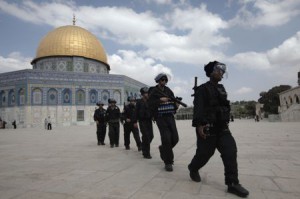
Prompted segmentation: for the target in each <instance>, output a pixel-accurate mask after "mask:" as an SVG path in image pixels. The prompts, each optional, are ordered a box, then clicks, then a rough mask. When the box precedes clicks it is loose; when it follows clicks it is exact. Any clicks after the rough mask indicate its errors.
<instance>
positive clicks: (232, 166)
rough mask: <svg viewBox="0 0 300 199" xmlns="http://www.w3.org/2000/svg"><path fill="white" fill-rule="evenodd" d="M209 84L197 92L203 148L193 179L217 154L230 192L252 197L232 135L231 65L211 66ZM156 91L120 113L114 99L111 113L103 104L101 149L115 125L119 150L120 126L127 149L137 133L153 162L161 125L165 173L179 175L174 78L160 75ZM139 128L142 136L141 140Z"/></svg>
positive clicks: (113, 142) (113, 140)
mask: <svg viewBox="0 0 300 199" xmlns="http://www.w3.org/2000/svg"><path fill="white" fill-rule="evenodd" d="M204 71H205V73H206V76H207V77H208V78H209V81H207V82H206V83H204V84H202V85H200V86H198V87H196V88H195V94H194V109H193V113H194V114H193V121H192V126H193V127H195V131H196V139H197V149H196V153H195V155H194V157H193V159H192V160H191V162H190V164H189V165H188V170H189V174H190V178H191V180H193V181H194V182H200V181H201V177H200V174H199V170H200V169H201V168H202V167H203V166H204V165H205V164H206V163H207V162H208V161H209V159H210V158H211V157H212V156H213V154H214V152H215V150H216V149H217V150H218V151H219V152H220V154H221V158H222V161H223V164H224V171H225V172H224V175H225V184H226V185H227V187H228V188H227V192H228V193H232V194H235V195H237V196H239V197H243V198H244V197H247V196H248V195H249V191H248V190H246V189H245V188H244V187H243V186H242V185H241V184H240V183H239V179H238V166H237V146H236V142H235V140H234V137H233V136H232V134H231V132H230V130H229V125H228V124H229V121H230V103H229V101H228V100H227V92H226V90H225V88H224V86H223V85H222V84H220V83H219V82H220V81H221V80H222V78H223V75H224V74H225V73H226V65H225V64H223V63H220V62H218V61H213V62H209V63H208V64H207V65H205V67H204ZM154 80H155V82H156V83H157V84H156V86H153V87H150V88H147V87H143V88H141V89H140V93H141V96H142V98H141V99H138V100H137V99H135V98H134V97H128V102H129V103H128V104H127V105H126V106H124V110H123V111H122V113H121V111H120V109H119V107H118V106H116V100H115V99H109V100H108V104H109V105H108V108H107V110H105V109H104V108H103V106H104V103H103V102H101V101H100V102H98V103H97V106H98V107H99V108H98V109H96V110H95V114H94V120H95V121H96V123H97V139H98V145H105V143H104V140H105V136H106V126H107V124H108V126H109V128H108V129H109V130H108V131H109V132H108V136H109V141H110V147H111V148H114V147H119V137H120V122H121V123H122V124H123V127H124V145H125V149H126V150H130V133H131V132H132V134H133V137H134V139H135V142H136V146H137V148H138V151H142V154H143V157H144V158H145V159H151V158H152V156H151V153H150V144H151V142H152V140H153V137H154V135H153V126H152V123H153V122H155V123H156V125H157V127H158V129H159V133H160V138H161V145H160V146H159V152H160V157H161V159H162V161H163V162H164V164H165V166H164V168H165V170H166V171H168V172H172V171H173V164H174V152H173V148H174V147H175V146H176V144H177V143H178V141H179V136H178V131H177V127H176V122H175V118H174V114H175V113H176V111H177V109H178V107H179V104H178V103H176V102H175V101H173V100H172V99H174V98H175V96H174V93H173V91H172V90H171V89H170V88H169V87H167V86H166V84H167V83H168V80H169V78H168V75H167V74H165V73H160V74H158V75H157V76H156V77H155V79H154ZM139 129H140V131H141V134H142V139H140V135H139Z"/></svg>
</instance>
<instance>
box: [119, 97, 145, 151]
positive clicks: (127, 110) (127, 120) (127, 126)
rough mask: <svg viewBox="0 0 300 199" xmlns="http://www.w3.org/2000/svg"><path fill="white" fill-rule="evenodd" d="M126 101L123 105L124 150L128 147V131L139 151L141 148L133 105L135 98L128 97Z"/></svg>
mask: <svg viewBox="0 0 300 199" xmlns="http://www.w3.org/2000/svg"><path fill="white" fill-rule="evenodd" d="M127 101H128V102H129V104H127V105H126V106H125V107H124V112H123V117H124V118H123V119H124V145H125V149H126V150H129V149H130V133H131V132H132V133H133V137H134V139H135V142H136V146H137V148H138V151H141V150H142V147H141V138H140V135H139V128H138V124H137V118H136V107H135V101H136V100H135V98H134V97H128V99H127Z"/></svg>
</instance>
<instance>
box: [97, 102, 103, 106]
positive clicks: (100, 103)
mask: <svg viewBox="0 0 300 199" xmlns="http://www.w3.org/2000/svg"><path fill="white" fill-rule="evenodd" d="M96 105H97V106H100V105H102V106H103V105H104V103H103V102H102V101H99V102H97V103H96Z"/></svg>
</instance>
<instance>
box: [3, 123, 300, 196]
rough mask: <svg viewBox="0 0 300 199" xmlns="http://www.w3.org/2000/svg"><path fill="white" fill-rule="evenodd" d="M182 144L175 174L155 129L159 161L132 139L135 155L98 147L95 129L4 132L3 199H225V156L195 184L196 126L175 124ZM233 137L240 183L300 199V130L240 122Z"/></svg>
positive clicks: (291, 125) (216, 158) (262, 193)
mask: <svg viewBox="0 0 300 199" xmlns="http://www.w3.org/2000/svg"><path fill="white" fill-rule="evenodd" d="M177 128H178V131H179V136H180V141H179V143H178V144H177V146H176V147H175V149H174V153H175V162H174V171H173V172H166V171H165V170H164V164H163V162H162V161H161V159H160V157H159V151H158V146H159V145H160V136H159V132H158V129H157V127H156V125H155V124H154V131H155V132H154V140H153V142H152V146H151V153H152V156H153V158H152V159H150V160H148V159H143V156H142V154H141V153H140V152H138V150H137V147H136V146H135V142H134V139H133V137H131V150H125V148H124V146H123V141H124V140H123V129H122V126H121V132H120V147H118V148H110V147H109V143H108V136H106V140H105V142H106V145H105V146H98V145H97V141H96V140H97V139H96V126H95V125H90V126H70V127H56V128H54V129H53V130H51V131H47V130H45V129H42V128H25V129H24V128H23V129H1V130H0V161H1V162H0V198H1V199H102V198H103V199H124V198H130V199H157V198H164V199H180V198H182V199H190V198H191V199H194V198H195V199H196V198H198V199H199V198H203V199H223V198H238V197H237V196H235V195H232V194H229V193H227V192H226V186H225V185H224V175H223V173H224V168H223V163H222V160H221V158H220V155H219V152H218V151H216V152H215V155H214V156H213V157H212V159H211V160H210V161H209V162H208V164H207V165H206V166H205V167H204V168H202V169H201V170H200V175H201V177H202V182H200V183H195V182H193V181H192V180H191V179H190V177H189V171H188V169H187V165H188V164H189V162H190V160H191V159H192V157H193V156H194V154H195V150H196V139H195V132H194V128H192V127H191V121H190V120H185V121H183V120H181V121H177ZM230 129H231V131H232V134H233V135H234V137H235V139H236V142H237V145H238V163H239V179H240V182H241V184H242V185H243V186H244V187H246V188H247V189H248V190H249V192H250V195H249V196H248V198H255V199H279V198H282V199H299V198H300V131H299V129H300V123H299V122H276V123H274V122H273V123H272V122H266V121H261V122H254V120H235V121H234V122H232V123H230Z"/></svg>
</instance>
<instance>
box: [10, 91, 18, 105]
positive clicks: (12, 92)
mask: <svg viewBox="0 0 300 199" xmlns="http://www.w3.org/2000/svg"><path fill="white" fill-rule="evenodd" d="M15 104H16V95H15V91H14V90H13V89H11V90H10V91H9V92H8V106H14V105H15Z"/></svg>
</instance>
